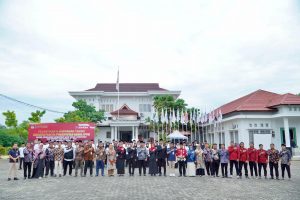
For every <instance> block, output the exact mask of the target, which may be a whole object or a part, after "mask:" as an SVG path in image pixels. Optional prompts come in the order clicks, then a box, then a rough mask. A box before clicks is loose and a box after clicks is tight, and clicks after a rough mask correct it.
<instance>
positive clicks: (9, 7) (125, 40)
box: [0, 0, 300, 109]
mask: <svg viewBox="0 0 300 200" xmlns="http://www.w3.org/2000/svg"><path fill="white" fill-rule="evenodd" d="M0 9H1V12H0V28H1V32H0V70H1V73H0V87H1V91H2V92H3V93H5V94H8V95H13V96H18V97H20V98H29V97H30V98H33V99H35V100H39V101H38V102H40V103H41V104H43V102H44V100H45V99H47V100H49V99H50V100H52V101H53V102H55V103H53V104H51V102H49V103H48V102H47V104H46V105H47V106H48V107H55V106H56V105H55V104H57V102H63V103H62V105H60V107H61V108H64V107H66V108H68V109H69V108H70V103H71V102H72V98H70V97H69V96H68V94H67V91H70V90H84V89H88V88H92V87H94V85H95V84H96V83H97V82H115V80H116V70H117V66H120V80H121V82H159V83H160V84H161V86H162V87H165V88H168V89H174V90H182V98H184V99H186V100H187V102H188V103H189V104H190V105H191V106H197V107H200V108H205V107H206V108H207V109H208V108H213V107H216V106H219V105H220V104H223V103H226V102H228V101H230V100H233V99H234V98H237V97H240V96H242V95H245V94H247V93H249V92H252V91H254V90H257V89H266V90H271V91H274V92H279V93H284V92H293V93H298V92H299V87H297V85H299V82H300V78H299V77H300V71H299V63H300V62H299V61H300V60H299V59H300V55H299V54H300V53H299V52H300V51H299V50H300V39H299V37H298V35H300V28H299V27H300V26H299V25H300V24H299V23H300V22H299V14H298V13H299V10H297V9H299V5H298V4H297V2H293V1H274V0H273V1H254V0H249V1H242V2H241V1H226V2H208V1H198V0H197V1H196V0H195V1H188V2H186V1H174V0H170V1H149V2H148V1H88V2H86V1H27V2H26V3H25V2H23V3H20V2H17V1H9V2H5V3H2V5H1V4H0Z"/></svg>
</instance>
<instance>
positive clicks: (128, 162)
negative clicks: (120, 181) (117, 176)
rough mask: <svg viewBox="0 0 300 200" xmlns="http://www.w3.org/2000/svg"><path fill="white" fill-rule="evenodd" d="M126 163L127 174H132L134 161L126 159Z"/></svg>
mask: <svg viewBox="0 0 300 200" xmlns="http://www.w3.org/2000/svg"><path fill="white" fill-rule="evenodd" d="M127 164H128V169H129V174H134V168H135V161H134V160H127V162H126V165H127Z"/></svg>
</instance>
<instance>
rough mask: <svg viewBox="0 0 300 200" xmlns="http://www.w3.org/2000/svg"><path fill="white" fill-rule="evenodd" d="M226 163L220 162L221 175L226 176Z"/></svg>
mask: <svg viewBox="0 0 300 200" xmlns="http://www.w3.org/2000/svg"><path fill="white" fill-rule="evenodd" d="M227 168H228V163H221V170H222V176H223V177H228V173H227Z"/></svg>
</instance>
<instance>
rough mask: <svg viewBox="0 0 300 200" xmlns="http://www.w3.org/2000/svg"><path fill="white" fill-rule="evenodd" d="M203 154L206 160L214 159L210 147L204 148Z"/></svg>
mask: <svg viewBox="0 0 300 200" xmlns="http://www.w3.org/2000/svg"><path fill="white" fill-rule="evenodd" d="M203 154H204V161H205V162H211V161H212V156H211V155H212V154H211V150H210V149H206V148H205V149H204V150H203Z"/></svg>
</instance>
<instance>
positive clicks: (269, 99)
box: [217, 90, 300, 114]
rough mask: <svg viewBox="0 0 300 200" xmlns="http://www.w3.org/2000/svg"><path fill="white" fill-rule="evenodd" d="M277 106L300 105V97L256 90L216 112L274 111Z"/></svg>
mask: <svg viewBox="0 0 300 200" xmlns="http://www.w3.org/2000/svg"><path fill="white" fill-rule="evenodd" d="M279 105H300V96H297V95H294V94H290V93H288V94H283V95H280V94H276V93H273V92H268V91H265V90H257V91H255V92H252V93H250V94H248V95H246V96H243V97H241V98H238V99H236V100H234V101H232V102H229V103H227V104H225V105H223V106H221V107H220V108H218V109H217V110H219V109H220V110H221V111H222V114H228V113H232V112H239V111H274V107H276V106H279Z"/></svg>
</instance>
